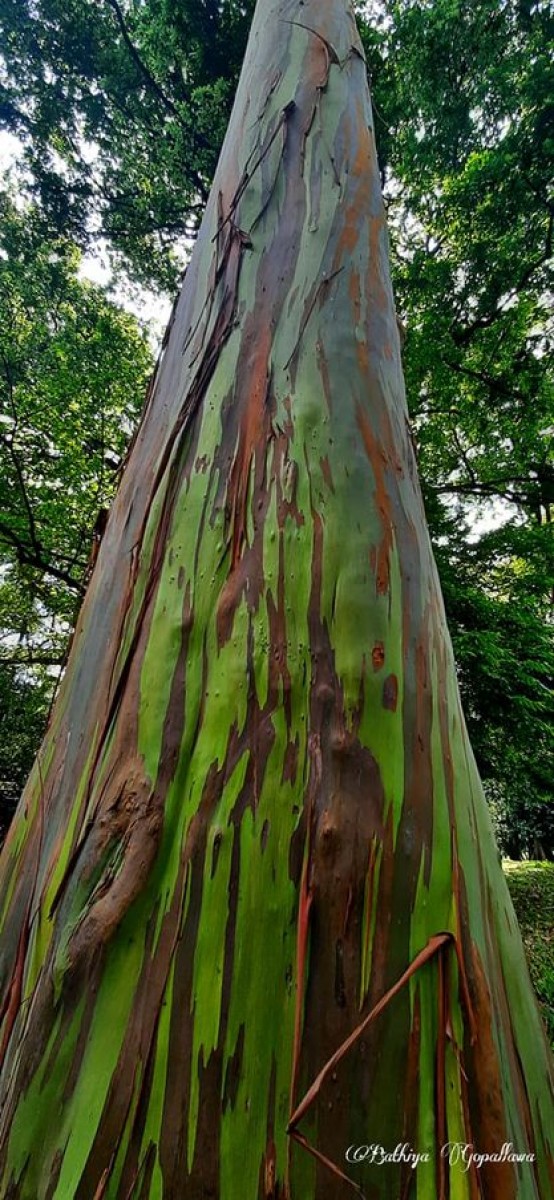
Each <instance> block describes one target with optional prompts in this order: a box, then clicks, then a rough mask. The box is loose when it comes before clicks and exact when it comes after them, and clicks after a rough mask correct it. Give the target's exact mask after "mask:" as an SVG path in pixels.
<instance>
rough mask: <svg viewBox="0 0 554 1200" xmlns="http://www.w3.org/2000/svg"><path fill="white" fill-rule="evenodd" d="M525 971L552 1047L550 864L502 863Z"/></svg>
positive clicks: (553, 906)
mask: <svg viewBox="0 0 554 1200" xmlns="http://www.w3.org/2000/svg"><path fill="white" fill-rule="evenodd" d="M504 869H505V871H506V879H507V881H508V887H509V889H510V895H511V897H512V900H513V903H514V908H515V910H516V915H517V919H518V921H519V927H520V929H521V933H522V937H523V944H524V946H525V951H526V954H527V962H528V964H529V971H530V974H531V979H532V981H533V984H534V987H535V991H536V993H537V996H538V1000H539V1005H540V1008H541V1012H542V1017H543V1021H544V1024H545V1027H546V1032H547V1034H548V1036H549V1038H550V1041H551V1044H552V1045H553V1046H554V864H552V863H545V862H527V863H510V862H508V863H505V864H504Z"/></svg>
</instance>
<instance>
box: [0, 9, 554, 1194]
mask: <svg viewBox="0 0 554 1200" xmlns="http://www.w3.org/2000/svg"><path fill="white" fill-rule="evenodd" d="M371 126H372V116H371V107H370V101H369V96H368V90H367V83H366V68H365V63H364V59H363V53H362V49H361V45H360V42H359V40H358V36H357V33H356V28H355V23H354V19H353V16H352V12H351V10H350V7H349V5H348V4H347V3H346V2H345V0H329V2H327V3H323V2H322V0H304V2H303V0H260V3H259V5H258V10H257V14H256V16H255V19H254V24H253V28H252V32H251V37H250V43H249V49H248V52H247V57H246V62H245V66H244V70H243V74H242V79H241V83H240V87H239V91H238V95H237V100H236V104H235V109H234V113H233V117H232V120H231V124H230V128H229V132H228V135H227V140H226V143H225V147H224V150H223V153H222V157H221V161H220V164H219V167H218V171H217V174H216V178H215V183H214V186H213V191H212V195H211V198H210V201H209V204H208V208H207V212H206V216H205V220H204V223H203V226H202V230H201V233H200V236H199V239H198V243H197V245H196V248H195V251H194V255H193V259H192V262H191V265H190V267H189V270H188V272H187V276H186V281H185V285H184V287H183V292H182V295H181V297H180V300H179V304H178V306H177V309H176V312H175V316H174V322H173V326H172V329H171V333H170V336H169V339H168V343H167V347H166V349H165V353H164V357H163V359H162V362H161V366H160V369H159V371H158V373H157V377H156V378H155V381H154V383H153V386H152V388H151V390H150V394H149V397H148V400H147V404H146V409H145V412H144V415H143V419H142V423H141V426H140V430H139V433H138V436H137V438H136V440H135V443H134V447H133V449H132V453H131V455H130V458H129V461H128V464H127V467H126V470H125V474H124V477H123V481H122V485H121V489H120V492H119V495H118V497H117V500H116V503H115V505H114V508H113V511H112V513H111V516H110V519H109V523H108V528H107V530H106V533H105V535H104V537H103V539H102V544H101V547H100V551H99V555H98V560H97V562H96V565H95V569H94V573H93V577H92V580H91V583H90V586H89V589H88V594H87V597H86V600H85V603H84V607H83V610H82V613H81V617H80V621H79V624H78V628H77V632H76V636H75V640H74V643H73V647H72V652H71V657H70V661H69V665H68V668H67V673H66V677H65V680H64V684H63V688H62V692H61V695H60V698H59V700H58V703H57V706H56V709H55V712H54V715H53V719H52V721H51V725H50V729H49V731H48V735H47V737H46V740H45V742H44V745H43V747H42V750H41V753H40V755H39V758H38V760H37V763H36V765H35V768H34V771H33V774H32V777H31V779H30V781H29V785H28V788H27V790H26V792H25V795H24V797H23V799H22V802H21V805H20V807H19V810H18V813H17V816H16V819H15V821H14V824H13V826H12V828H11V831H10V834H9V838H8V841H7V844H6V846H5V849H4V853H3V859H2V873H1V882H2V888H1V914H2V916H1V921H2V930H3V940H2V962H1V966H2V980H3V996H4V1002H3V1006H2V1010H1V1012H2V1018H3V1024H2V1030H1V1054H2V1057H3V1074H2V1082H1V1093H0V1094H1V1104H2V1108H1V1128H0V1178H1V1179H2V1187H1V1193H2V1196H4V1197H18V1198H23V1197H24V1198H25V1200H47V1198H52V1197H55V1198H56V1200H72V1198H73V1197H77V1198H78V1200H101V1198H103V1197H109V1198H116V1197H117V1198H118V1200H124V1198H125V1200H128V1198H136V1200H139V1198H141V1200H145V1198H148V1200H155V1198H160V1197H161V1198H163V1200H181V1198H183V1200H199V1198H200V1197H204V1198H207V1197H217V1198H220V1200H259V1198H261V1197H263V1198H265V1200H270V1198H273V1200H286V1198H288V1200H314V1198H317V1200H346V1197H347V1196H349V1195H351V1194H352V1185H351V1184H350V1183H349V1182H348V1181H347V1180H345V1179H341V1178H340V1177H339V1172H340V1173H341V1174H342V1175H344V1176H348V1177H349V1178H351V1179H352V1180H354V1181H355V1182H356V1183H357V1184H360V1185H362V1186H363V1187H364V1188H365V1191H366V1194H367V1196H368V1197H369V1196H371V1197H376V1198H380V1200H385V1198H390V1200H398V1198H401V1197H402V1198H407V1197H417V1200H427V1198H428V1200H436V1198H438V1200H446V1198H447V1197H451V1198H452V1200H466V1198H468V1200H469V1198H471V1200H473V1198H475V1197H479V1196H481V1197H486V1198H487V1200H513V1198H515V1197H518V1198H520V1200H533V1198H537V1197H540V1198H541V1200H547V1197H550V1196H551V1195H552V1191H551V1189H552V1178H553V1177H552V1159H551V1150H552V1138H553V1136H554V1109H553V1100H552V1074H551V1067H550V1065H549V1057H548V1050H547V1045H546V1040H545V1038H544V1035H543V1031H542V1028H541V1025H540V1020H539V1016H538V1012H537V1008H536V1005H535V1000H534V997H533V993H532V988H531V985H530V982H529V978H528V974H527V970H526V966H525V962H524V957H523V951H522V946H521V940H520V936H519V932H518V929H517V925H516V921H515V917H514V913H513V909H512V905H511V902H510V900H509V896H508V892H507V888H506V885H505V882H504V878H503V874H502V870H501V867H500V864H499V859H498V853H497V850H496V847H495V844H494V840H493V836H492V833H491V826H490V821H489V818H488V815H487V809H486V805H485V801H484V798H483V793H482V790H481V786H480V783H479V779H478V777H477V772H476V768H475V765H474V760H473V757H472V754H471V750H470V747H469V745H468V740H467V735H466V730H465V726H464V721H463V717H462V714H461V711H460V703H459V698H458V692H457V688H456V681H455V674H454V667H453V662H452V655H451V649H450V643H449V640H448V635H447V632H446V628H445V622H444V613H443V606H442V601H441V597H440V591H439V585H438V582H437V575H436V570H435V567H434V564H433V560H432V556H431V551H430V547H429V538H428V534H427V529H426V523H425V516H424V512H423V507H422V502H421V496H420V491H419V487H418V483H417V478H416V468H415V463H414V455H413V450H412V444H411V440H410V433H409V426H408V420H407V412H406V406H405V401H404V392H403V384H402V372H401V364H400V353H399V338H398V329H397V324H396V316H395V308H394V302H393V297H392V292H391V284H390V275H389V265H388V256H387V235H386V228H385V219H384V214H383V206H382V201H381V195H380V185H379V172H378V167H377V162H376V156H375V146H374V140H373V133H372V129H371ZM397 984H398V985H399V986H398V987H397V986H396V985H397ZM376 1006H379V1007H378V1011H377V1013H376V1015H375V1016H374V1017H373V1018H372V1019H371V1021H370V1022H369V1023H368V1024H366V1025H365V1026H363V1027H362V1030H361V1032H358V1034H357V1035H356V1036H354V1037H353V1038H352V1040H351V1043H350V1044H348V1045H347V1046H344V1043H345V1041H346V1039H348V1038H350V1037H351V1035H353V1034H354V1033H355V1031H356V1030H357V1029H358V1027H359V1026H360V1023H362V1022H363V1021H364V1020H365V1019H366V1018H367V1017H368V1016H369V1015H370V1014H371V1013H372V1012H373V1010H374V1008H375V1007H376ZM341 1047H342V1048H343V1052H342V1053H337V1052H338V1051H339V1050H340V1049H341ZM321 1072H322V1074H320V1073H321ZM318 1077H319V1078H318ZM314 1082H315V1086H314V1087H312V1084H314ZM447 1142H462V1143H466V1142H467V1143H470V1142H474V1143H475V1145H476V1148H477V1149H478V1150H480V1151H482V1152H486V1153H489V1154H499V1153H500V1152H501V1150H502V1146H503V1144H504V1143H513V1147H514V1148H515V1150H516V1151H517V1152H518V1153H519V1154H525V1153H528V1154H534V1155H535V1156H536V1157H535V1161H534V1162H530V1163H521V1164H519V1165H516V1164H513V1163H512V1162H510V1161H507V1160H506V1153H507V1152H505V1154H504V1161H503V1162H496V1163H492V1164H491V1163H489V1164H488V1165H486V1164H485V1165H483V1167H482V1168H481V1169H476V1168H472V1169H470V1170H468V1171H465V1170H464V1169H463V1168H462V1166H460V1164H458V1165H452V1166H450V1165H449V1163H448V1161H447V1160H446V1159H445V1158H441V1156H440V1153H439V1150H440V1147H441V1146H442V1145H443V1144H445V1143H447ZM399 1143H407V1144H410V1145H411V1146H412V1147H413V1149H414V1151H417V1152H419V1153H421V1154H424V1155H426V1156H428V1161H421V1162H420V1163H419V1165H418V1166H417V1168H416V1169H413V1168H412V1165H411V1164H410V1163H409V1162H408V1163H406V1162H404V1163H401V1162H396V1163H390V1164H388V1165H368V1164H367V1163H366V1164H365V1165H360V1164H358V1165H356V1164H350V1163H349V1162H347V1161H346V1158H345V1154H346V1151H347V1150H348V1148H349V1146H351V1145H358V1144H370V1145H371V1144H381V1145H382V1146H383V1147H385V1149H388V1150H389V1151H393V1150H394V1148H395V1147H396V1146H397V1144H399ZM314 1151H315V1153H316V1154H319V1155H320V1156H323V1159H325V1160H326V1161H322V1159H321V1158H320V1159H318V1158H316V1157H314Z"/></svg>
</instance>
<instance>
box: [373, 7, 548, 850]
mask: <svg viewBox="0 0 554 1200" xmlns="http://www.w3.org/2000/svg"><path fill="white" fill-rule="evenodd" d="M374 9H375V11H374V12H373V23H372V24H371V26H368V29H367V30H366V49H367V54H368V59H369V61H370V64H371V66H372V75H373V82H374V99H375V119H376V130H377V133H378V137H379V145H380V155H381V170H382V177H383V181H384V185H385V190H386V194H387V197H388V215H389V222H390V226H391V234H392V256H393V270H394V279H395V285H396V293H397V300H398V306H399V309H400V312H401V316H402V321H403V323H404V325H405V328H406V342H405V348H404V367H405V375H406V385H407V392H408V400H409V405H410V411H411V416H412V424H413V429H414V435H415V440H416V443H417V449H418V458H419V468H420V473H421V476H422V481H423V486H424V492H425V499H426V507H427V515H428V520H429V525H430V529H431V534H432V538H433V543H434V548H435V554H436V557H437V561H438V565H439V570H440V575H441V581H442V586H443V592H444V596H445V602H446V609H447V617H448V622H449V627H450V631H451V634H452V637H453V642H454V648H455V653H456V657H457V661H458V668H459V677H460V684H461V688H462V693H463V698H464V705H465V710H466V714H467V718H468V723H469V727H470V733H471V738H472V744H473V747H474V749H475V752H476V754H477V759H478V763H479V767H480V770H481V772H482V776H483V779H484V782H485V786H486V789H487V792H488V795H489V798H490V800H491V804H492V807H493V812H494V814H495V818H496V823H497V833H498V835H499V837H500V841H501V845H503V847H504V849H506V850H507V851H509V852H510V853H512V854H514V855H515V854H521V853H532V854H533V853H536V852H537V851H540V852H541V853H547V854H549V855H552V854H553V853H554V838H553V835H554V812H553V810H552V804H551V797H552V794H553V790H554V761H553V760H554V743H553V736H552V728H553V722H552V717H553V715H554V713H553V706H552V693H551V691H550V690H549V684H550V681H551V679H552V667H553V665H554V664H553V655H554V651H553V644H552V624H551V617H552V595H553V593H552V580H553V578H554V573H553V567H554V562H553V544H552V527H551V521H552V513H553V504H554V465H553V459H552V447H553V434H554V410H553V404H552V397H553V388H552V372H551V362H552V355H551V350H552V322H551V320H549V298H550V295H551V289H552V239H553V222H554V202H553V198H552V192H551V179H552V161H553V154H552V150H553V147H554V140H553V138H552V120H551V114H552V98H553V94H554V88H553V84H554V67H553V62H552V57H551V55H550V53H549V47H550V45H551V43H552V33H553V31H554V27H553V23H552V15H551V10H550V8H549V6H547V5H546V4H543V3H537V4H522V3H515V2H513V0H507V2H504V3H502V4H498V3H497V0H479V3H477V4H471V5H467V4H462V3H459V2H458V0H436V2H435V3H432V4H431V3H425V4H419V3H418V4H415V3H412V2H411V0H401V2H398V0H391V2H390V3H384V4H383V3H379V4H378V5H375V6H374ZM476 525H477V531H476V530H475V526H476ZM530 746H532V747H533V752H532V753H531V754H530V753H529V748H530Z"/></svg>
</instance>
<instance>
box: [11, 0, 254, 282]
mask: <svg viewBox="0 0 554 1200" xmlns="http://www.w3.org/2000/svg"><path fill="white" fill-rule="evenodd" d="M252 9H253V4H252V0H246V2H245V3H237V0H225V2H224V3H222V4H221V3H219V2H218V0H186V2H183V0H149V3H148V4H141V3H137V2H134V0H132V2H131V3H129V0H106V3H104V4H94V5H91V4H90V3H89V0H70V3H68V2H67V0H36V2H33V3H31V0H0V31H1V34H2V37H1V42H2V45H3V46H4V47H5V54H4V57H5V71H4V79H3V85H2V91H1V92H0V97H1V99H0V117H1V119H2V121H3V124H4V127H6V128H8V129H9V130H10V131H11V132H13V133H15V134H17V136H18V137H20V138H21V139H22V140H23V142H24V145H25V162H26V166H27V168H28V170H29V173H30V180H31V191H32V193H33V195H34V197H35V198H36V199H37V200H38V202H39V205H40V209H41V212H42V213H43V215H44V218H45V221H46V224H47V227H49V228H50V229H51V230H54V231H60V230H62V231H63V232H64V233H67V234H69V235H70V236H71V238H72V239H73V240H74V241H75V242H77V243H78V244H79V245H81V246H90V245H94V244H95V242H96V241H97V239H98V237H99V236H102V237H103V238H105V239H107V242H108V246H109V248H110V249H111V251H112V253H113V256H114V258H115V260H116V261H117V260H118V259H119V258H121V259H123V261H124V263H125V266H126V268H127V269H129V270H131V272H132V273H133V275H134V276H135V278H138V279H140V280H141V281H142V282H148V283H152V282H154V283H156V284H157V285H158V286H160V284H161V285H162V286H164V287H174V286H175V284H176V279H177V274H178V266H177V257H176V254H175V248H176V244H177V243H178V242H179V239H181V238H183V237H185V236H187V235H190V233H191V232H194V230H195V229H196V228H197V225H198V221H199V217H200V216H201V214H202V211H203V207H204V203H205V200H206V198H207V194H208V190H209V184H210V181H211V178H212V175H213V172H214V169H215V165H216V162H217V156H218V153H219V147H220V144H221V141H222V139H223V134H224V132H225V129H226V126H227V121H228V118H229V113H230V106H231V104H232V100H233V94H234V84H235V82H236V78H237V75H238V71H239V69H240V65H241V62H242V57H243V52H244V47H245V45H246V37H247V34H248V27H249V21H250V16H251V13H252Z"/></svg>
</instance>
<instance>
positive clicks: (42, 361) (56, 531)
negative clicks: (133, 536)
mask: <svg viewBox="0 0 554 1200" xmlns="http://www.w3.org/2000/svg"><path fill="white" fill-rule="evenodd" d="M79 260H80V254H79V251H78V250H76V249H75V247H74V246H72V244H71V243H70V242H68V241H67V239H63V238H58V239H56V240H55V241H49V242H45V241H44V239H43V236H42V228H41V222H40V219H36V214H35V213H34V211H33V210H32V209H24V210H18V209H17V208H15V206H14V205H13V203H12V201H11V200H10V199H9V197H8V196H6V195H4V196H3V197H2V200H1V224H0V512H1V517H0V560H1V564H2V567H1V576H0V657H1V662H2V668H3V670H4V674H3V676H2V709H3V712H4V714H5V715H4V718H3V722H2V734H1V742H0V764H1V767H0V770H1V772H2V776H3V780H2V787H3V789H4V790H3V792H2V797H1V799H0V805H2V804H11V803H12V801H13V791H14V788H15V781H16V780H17V786H18V787H19V784H20V783H21V777H22V776H24V775H25V774H26V773H28V771H29V769H30V765H31V762H32V758H33V757H34V753H35V752H36V744H37V743H36V738H37V736H38V735H39V734H40V732H41V717H40V714H41V713H42V714H43V716H44V710H45V705H46V704H47V703H48V701H49V694H50V693H51V690H52V685H53V681H54V679H55V678H57V675H58V674H59V670H58V671H50V673H49V672H48V669H49V668H54V667H57V668H59V666H60V664H61V663H62V662H63V659H64V657H65V647H66V643H67V637H68V633H69V632H70V630H71V629H72V627H73V624H74V620H75V616H76V613H77V611H78V607H79V603H80V599H81V596H82V594H83V589H84V585H85V582H86V574H87V566H88V564H89V563H90V559H91V555H94V551H95V539H96V538H97V537H98V536H99V535H100V532H101V528H102V525H103V523H104V517H105V513H106V510H107V509H108V507H109V504H110V502H111V499H112V496H113V494H114V489H115V487H116V484H117V479H118V471H119V466H120V462H121V457H122V455H123V452H124V450H125V447H126V444H127V441H128V437H129V433H130V431H131V429H132V428H133V426H134V424H135V422H136V420H137V417H138V412H139V408H140V405H141V402H142V399H143V395H144V388H145V383H146V379H147V377H148V373H149V371H150V368H151V353H150V350H149V347H148V344H147V341H146V338H145V335H144V333H143V332H142V331H141V330H140V329H139V328H138V326H137V323H136V321H135V320H134V319H133V318H132V317H130V316H129V315H128V314H126V313H124V312H122V311H121V310H120V309H118V308H117V307H116V306H115V305H114V304H113V303H112V302H111V301H110V300H109V299H108V298H107V297H106V295H105V294H104V293H103V292H102V290H101V289H99V288H98V287H96V286H94V285H92V284H91V283H89V282H87V281H86V280H84V279H81V278H80V277H79ZM18 670H19V674H18ZM10 679H11V680H12V683H13V688H14V692H13V705H14V708H16V709H17V708H18V707H19V705H20V704H23V705H24V709H23V714H21V717H19V716H18V717H16V716H15V715H14V714H13V713H10V712H9V707H10V706H8V705H7V703H6V701H7V682H8V681H9V680H10ZM33 683H36V686H37V691H36V695H34V694H33ZM24 717H25V719H24ZM14 721H16V722H19V721H21V723H22V724H25V725H26V732H25V736H24V738H23V740H21V739H20V735H19V734H18V733H17V734H16V732H15V729H14V728H12V725H13V722H14ZM33 734H34V735H35V736H33ZM14 738H15V742H14ZM14 756H15V757H14ZM16 761H17V763H18V764H20V766H17V769H16V768H15V767H14V766H13V764H14V763H15V762H16ZM14 772H15V773H14ZM6 773H7V774H6ZM8 776H12V777H13V778H11V781H10V780H8ZM5 780H7V782H5Z"/></svg>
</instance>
